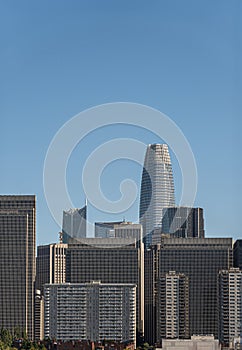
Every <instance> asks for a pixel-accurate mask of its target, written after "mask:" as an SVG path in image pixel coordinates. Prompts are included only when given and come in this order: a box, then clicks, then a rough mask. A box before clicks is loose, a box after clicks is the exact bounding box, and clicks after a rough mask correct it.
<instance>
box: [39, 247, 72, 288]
mask: <svg viewBox="0 0 242 350" xmlns="http://www.w3.org/2000/svg"><path fill="white" fill-rule="evenodd" d="M67 247H68V245H67V244H65V243H53V244H47V245H41V246H38V247H37V258H36V288H37V289H39V290H40V291H41V292H42V293H43V291H44V284H45V283H65V281H66V250H67Z"/></svg>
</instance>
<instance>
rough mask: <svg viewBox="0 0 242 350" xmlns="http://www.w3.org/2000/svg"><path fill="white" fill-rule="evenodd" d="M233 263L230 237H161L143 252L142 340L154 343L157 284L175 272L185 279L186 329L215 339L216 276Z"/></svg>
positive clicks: (216, 317) (155, 337)
mask: <svg viewBox="0 0 242 350" xmlns="http://www.w3.org/2000/svg"><path fill="white" fill-rule="evenodd" d="M232 264H233V249H232V238H203V239H199V238H164V239H163V241H162V244H160V245H156V246H152V247H151V248H150V249H149V250H147V251H146V252H145V339H146V341H148V342H149V343H154V342H156V341H157V340H158V339H157V334H156V331H155V330H156V329H157V325H156V324H155V322H156V321H155V315H156V312H157V311H156V308H157V281H158V279H159V278H160V276H162V275H163V274H165V273H168V272H169V271H176V272H177V273H183V274H185V275H186V276H187V277H188V279H189V329H190V335H193V334H200V335H206V334H214V335H215V337H218V305H217V302H218V300H217V291H218V290H217V276H218V273H219V270H221V269H228V268H230V267H231V266H232Z"/></svg>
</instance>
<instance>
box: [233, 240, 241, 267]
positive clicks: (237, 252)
mask: <svg viewBox="0 0 242 350" xmlns="http://www.w3.org/2000/svg"><path fill="white" fill-rule="evenodd" d="M234 267H238V268H239V269H240V270H242V239H237V241H236V242H235V243H234Z"/></svg>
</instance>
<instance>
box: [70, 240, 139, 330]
mask: <svg viewBox="0 0 242 350" xmlns="http://www.w3.org/2000/svg"><path fill="white" fill-rule="evenodd" d="M143 276H144V249H143V244H140V243H136V242H135V240H134V239H133V238H83V239H80V240H79V241H78V243H77V244H69V246H68V249H67V254H66V282H70V283H87V282H90V281H101V283H131V284H135V285H136V286H137V299H136V301H137V313H136V315H137V331H138V332H139V333H140V334H143V328H144V324H143V323H144V281H143Z"/></svg>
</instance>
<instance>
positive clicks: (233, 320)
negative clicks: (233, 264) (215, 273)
mask: <svg viewBox="0 0 242 350" xmlns="http://www.w3.org/2000/svg"><path fill="white" fill-rule="evenodd" d="M218 286H219V287H218V288H219V291H218V298H219V340H220V342H221V344H222V345H223V346H232V344H233V343H234V341H235V340H236V339H237V338H240V339H241V343H242V271H241V270H240V269H238V268H231V269H229V270H222V271H220V272H219V278H218Z"/></svg>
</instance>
